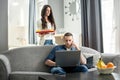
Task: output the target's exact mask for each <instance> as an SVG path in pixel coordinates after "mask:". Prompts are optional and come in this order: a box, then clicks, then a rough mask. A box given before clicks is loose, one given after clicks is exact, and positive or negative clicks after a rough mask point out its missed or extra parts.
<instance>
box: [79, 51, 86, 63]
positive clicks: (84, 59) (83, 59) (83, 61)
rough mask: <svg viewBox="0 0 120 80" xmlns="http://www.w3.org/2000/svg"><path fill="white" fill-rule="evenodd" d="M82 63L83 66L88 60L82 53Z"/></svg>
mask: <svg viewBox="0 0 120 80" xmlns="http://www.w3.org/2000/svg"><path fill="white" fill-rule="evenodd" d="M80 61H81V62H80V63H81V64H86V62H87V61H86V58H85V57H84V56H83V54H82V53H81V56H80Z"/></svg>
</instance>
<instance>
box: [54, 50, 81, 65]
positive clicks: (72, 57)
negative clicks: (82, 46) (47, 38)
mask: <svg viewBox="0 0 120 80" xmlns="http://www.w3.org/2000/svg"><path fill="white" fill-rule="evenodd" d="M80 52H81V51H66V50H64V51H56V55H55V56H56V58H55V61H56V65H57V66H60V67H73V66H78V65H79V64H80V54H81V53H80Z"/></svg>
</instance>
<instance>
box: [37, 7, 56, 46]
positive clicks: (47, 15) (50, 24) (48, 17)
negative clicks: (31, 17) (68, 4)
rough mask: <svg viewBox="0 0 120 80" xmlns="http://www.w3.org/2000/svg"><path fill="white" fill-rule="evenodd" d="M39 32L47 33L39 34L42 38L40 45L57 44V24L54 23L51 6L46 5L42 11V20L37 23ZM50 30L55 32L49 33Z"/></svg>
mask: <svg viewBox="0 0 120 80" xmlns="http://www.w3.org/2000/svg"><path fill="white" fill-rule="evenodd" d="M37 26H38V30H40V31H45V32H42V33H39V37H40V42H39V44H40V45H54V44H55V38H54V34H55V30H56V24H55V21H54V17H53V13H52V8H51V6H50V5H44V6H43V8H42V11H41V20H39V21H38V23H37ZM49 30H53V31H54V32H49Z"/></svg>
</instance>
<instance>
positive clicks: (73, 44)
mask: <svg viewBox="0 0 120 80" xmlns="http://www.w3.org/2000/svg"><path fill="white" fill-rule="evenodd" d="M72 46H74V47H75V48H76V49H77V50H80V48H79V47H78V46H77V45H76V44H75V43H74V42H73V43H72Z"/></svg>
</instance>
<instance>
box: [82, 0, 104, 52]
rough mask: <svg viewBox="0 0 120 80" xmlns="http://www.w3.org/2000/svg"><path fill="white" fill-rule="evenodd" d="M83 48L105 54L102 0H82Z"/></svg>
mask: <svg viewBox="0 0 120 80" xmlns="http://www.w3.org/2000/svg"><path fill="white" fill-rule="evenodd" d="M81 25H82V27H81V28H82V46H86V47H90V48H93V49H95V50H98V51H100V52H103V38H102V21H101V0H81Z"/></svg>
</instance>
